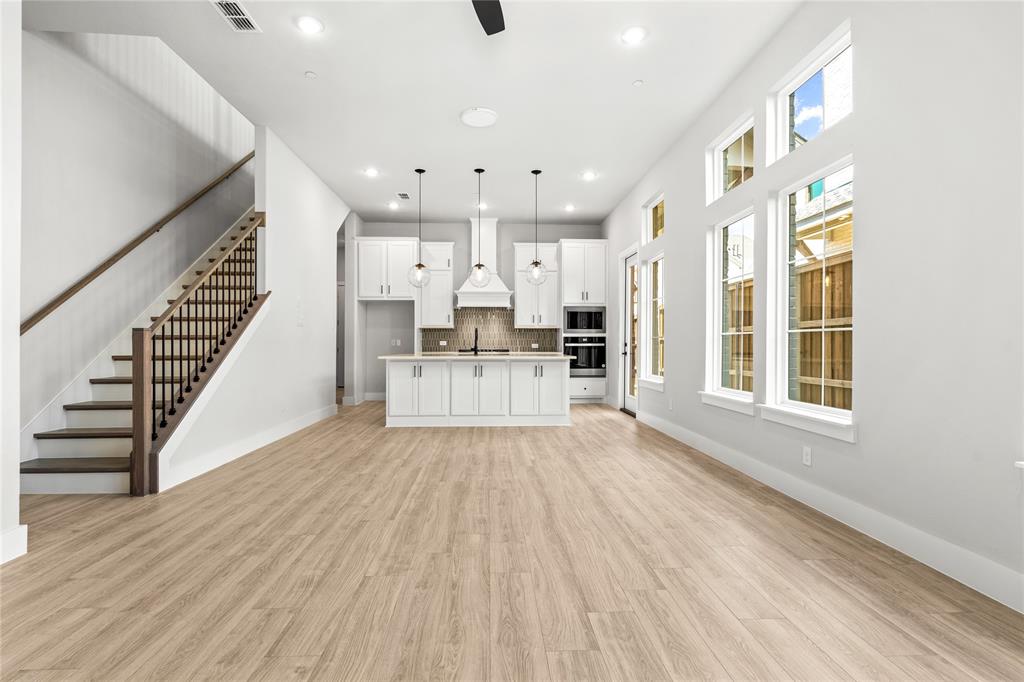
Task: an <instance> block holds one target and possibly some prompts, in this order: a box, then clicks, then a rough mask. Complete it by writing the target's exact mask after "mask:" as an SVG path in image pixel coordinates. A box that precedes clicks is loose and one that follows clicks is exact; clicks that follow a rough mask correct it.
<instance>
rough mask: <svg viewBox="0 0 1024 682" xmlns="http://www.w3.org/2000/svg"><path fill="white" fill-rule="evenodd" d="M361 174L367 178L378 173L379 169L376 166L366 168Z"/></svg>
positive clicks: (373, 176)
mask: <svg viewBox="0 0 1024 682" xmlns="http://www.w3.org/2000/svg"><path fill="white" fill-rule="evenodd" d="M363 175H365V176H366V177H368V178H375V177H377V176H378V175H380V171H379V170H377V169H376V168H367V169H366V170H364V171H363Z"/></svg>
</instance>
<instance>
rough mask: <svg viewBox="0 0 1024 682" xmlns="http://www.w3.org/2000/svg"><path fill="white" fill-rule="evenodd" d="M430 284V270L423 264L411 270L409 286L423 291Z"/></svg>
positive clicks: (418, 264)
mask: <svg viewBox="0 0 1024 682" xmlns="http://www.w3.org/2000/svg"><path fill="white" fill-rule="evenodd" d="M429 283H430V268H428V267H427V266H426V265H424V264H423V263H417V264H416V265H414V266H412V267H411V268H409V284H411V285H413V286H414V287H416V288H417V289H422V288H423V287H425V286H427V284H429Z"/></svg>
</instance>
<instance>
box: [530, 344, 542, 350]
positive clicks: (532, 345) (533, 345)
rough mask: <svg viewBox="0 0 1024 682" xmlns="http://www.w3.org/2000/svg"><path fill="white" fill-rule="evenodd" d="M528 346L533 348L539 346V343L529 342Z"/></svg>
mask: <svg viewBox="0 0 1024 682" xmlns="http://www.w3.org/2000/svg"><path fill="white" fill-rule="evenodd" d="M530 348H533V349H537V348H540V344H539V343H531V344H530Z"/></svg>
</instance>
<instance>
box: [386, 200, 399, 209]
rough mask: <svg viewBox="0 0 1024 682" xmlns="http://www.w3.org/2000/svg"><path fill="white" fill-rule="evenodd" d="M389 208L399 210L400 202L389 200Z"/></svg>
mask: <svg viewBox="0 0 1024 682" xmlns="http://www.w3.org/2000/svg"><path fill="white" fill-rule="evenodd" d="M388 208H390V209H391V210H392V211H397V210H398V202H397V201H389V202H388Z"/></svg>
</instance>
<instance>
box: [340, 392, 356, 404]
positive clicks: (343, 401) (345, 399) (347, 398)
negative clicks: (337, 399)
mask: <svg viewBox="0 0 1024 682" xmlns="http://www.w3.org/2000/svg"><path fill="white" fill-rule="evenodd" d="M341 404H342V405H348V406H349V407H353V406H355V405H358V403H357V402H356V399H355V398H353V397H352V396H350V395H346V396H344V397H342V399H341Z"/></svg>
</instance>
